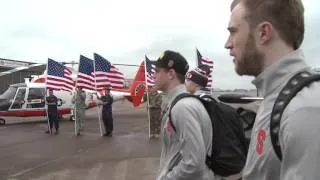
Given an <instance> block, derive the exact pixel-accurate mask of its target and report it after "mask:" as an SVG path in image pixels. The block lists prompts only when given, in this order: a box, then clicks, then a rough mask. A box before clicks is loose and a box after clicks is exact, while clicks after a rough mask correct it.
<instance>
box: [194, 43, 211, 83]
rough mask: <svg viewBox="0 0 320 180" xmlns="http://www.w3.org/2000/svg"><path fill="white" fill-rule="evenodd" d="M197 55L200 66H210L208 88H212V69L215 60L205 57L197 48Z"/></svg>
mask: <svg viewBox="0 0 320 180" xmlns="http://www.w3.org/2000/svg"><path fill="white" fill-rule="evenodd" d="M197 57H198V67H199V66H200V65H207V66H209V67H210V75H209V77H208V84H207V87H206V88H209V89H211V88H212V71H213V61H212V60H210V59H209V58H207V57H204V56H202V55H201V54H200V52H199V50H198V49H197Z"/></svg>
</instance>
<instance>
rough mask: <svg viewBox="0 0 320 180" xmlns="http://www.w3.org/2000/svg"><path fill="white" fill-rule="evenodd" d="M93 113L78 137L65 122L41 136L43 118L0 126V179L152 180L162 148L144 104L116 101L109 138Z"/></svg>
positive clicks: (229, 179)
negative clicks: (135, 105)
mask: <svg viewBox="0 0 320 180" xmlns="http://www.w3.org/2000/svg"><path fill="white" fill-rule="evenodd" d="M97 112H98V110H97V108H95V109H91V110H87V111H86V122H85V132H84V133H83V135H82V136H75V135H74V134H75V133H74V122H70V121H68V120H64V121H60V134H59V135H53V134H52V135H48V134H45V133H44V131H46V130H47V123H46V122H41V123H27V124H16V125H8V126H0V180H18V179H19V180H29V179H32V180H73V179H74V180H154V179H155V178H156V171H157V169H158V166H159V156H160V151H161V146H160V140H159V139H151V140H150V139H149V136H148V134H149V132H148V131H149V130H148V126H149V123H148V117H147V111H146V108H145V107H144V105H143V106H142V107H140V108H133V107H132V105H131V104H130V103H128V102H116V103H114V109H113V115H114V133H113V137H111V138H110V137H102V136H101V135H100V128H99V127H100V126H99V121H98V114H97ZM101 125H102V124H101ZM102 127H103V125H102ZM234 179H236V178H235V177H231V178H228V180H234Z"/></svg>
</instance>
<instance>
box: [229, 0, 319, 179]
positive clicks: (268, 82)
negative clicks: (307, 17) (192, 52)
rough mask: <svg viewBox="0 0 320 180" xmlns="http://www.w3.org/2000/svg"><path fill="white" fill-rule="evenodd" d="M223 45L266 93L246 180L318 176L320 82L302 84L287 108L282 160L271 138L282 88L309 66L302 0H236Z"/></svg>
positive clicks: (241, 70)
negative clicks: (273, 115)
mask: <svg viewBox="0 0 320 180" xmlns="http://www.w3.org/2000/svg"><path fill="white" fill-rule="evenodd" d="M231 11H232V12H231V18H230V21H229V25H228V30H229V32H230V35H229V38H228V40H227V42H226V44H225V47H226V48H227V49H229V50H230V55H231V56H232V57H233V58H234V59H233V62H234V64H235V70H236V72H237V73H238V74H239V75H249V76H254V77H255V79H254V80H253V84H254V85H255V86H256V87H257V89H258V92H259V95H260V96H262V97H264V100H263V101H262V102H261V105H260V107H259V110H258V112H257V116H256V120H255V124H254V127H253V130H252V136H251V143H250V148H249V152H248V158H247V162H246V166H245V168H244V170H243V179H244V180H257V179H259V180H280V179H281V180H297V179H308V180H309V179H310V180H311V179H320V171H319V170H320V138H319V132H320V119H319V117H320V83H319V82H314V83H312V84H311V85H310V86H308V87H305V88H303V89H302V90H301V91H300V92H299V93H298V94H297V95H296V96H295V97H294V98H293V99H292V100H291V102H290V103H289V104H288V105H287V106H286V109H285V111H284V113H283V115H282V119H281V123H280V131H279V141H280V146H281V151H282V160H281V161H280V160H279V159H278V157H277V156H276V154H275V151H274V149H273V147H272V143H271V139H270V115H271V111H272V108H273V106H274V103H275V100H276V98H277V96H278V95H279V92H280V91H281V89H282V88H283V87H284V85H285V84H286V83H287V82H288V80H289V79H290V78H291V77H292V76H293V75H295V74H296V73H298V72H300V71H305V70H310V67H309V66H308V65H307V64H306V62H305V59H304V56H303V53H302V51H301V50H299V47H300V45H301V43H302V41H303V36H304V15H303V13H304V8H303V4H302V2H301V0H235V1H234V2H233V4H232V6H231Z"/></svg>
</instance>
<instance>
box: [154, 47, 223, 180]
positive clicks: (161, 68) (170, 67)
mask: <svg viewBox="0 0 320 180" xmlns="http://www.w3.org/2000/svg"><path fill="white" fill-rule="evenodd" d="M155 64H156V73H155V84H156V87H157V88H158V89H159V90H161V91H163V92H164V93H165V94H166V101H167V105H165V106H164V107H165V109H164V113H163V116H162V119H161V134H160V138H161V140H162V151H161V157H160V168H159V172H158V175H157V180H218V179H219V178H215V177H214V174H213V172H212V171H211V170H210V169H209V168H208V167H207V166H206V155H208V154H209V153H211V146H212V126H211V121H210V118H209V115H208V113H207V111H206V109H205V108H204V106H203V105H202V103H201V102H200V101H199V100H198V99H196V98H193V97H186V98H183V99H181V100H179V101H178V102H177V103H176V104H175V105H174V107H173V108H172V111H171V121H172V124H171V123H170V121H169V112H168V109H169V107H170V103H171V102H172V101H173V100H174V99H175V97H177V96H178V95H179V94H181V93H186V92H187V90H186V88H185V85H184V80H185V74H186V73H187V71H188V69H189V65H188V63H187V61H186V59H185V58H184V57H183V56H182V55H180V54H179V53H177V52H174V51H169V50H168V51H165V52H164V53H163V55H162V56H160V57H159V59H158V60H157V61H156V62H155Z"/></svg>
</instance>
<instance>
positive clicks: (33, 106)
mask: <svg viewBox="0 0 320 180" xmlns="http://www.w3.org/2000/svg"><path fill="white" fill-rule="evenodd" d="M45 79H46V78H45V73H43V74H42V75H39V76H33V78H32V79H29V78H25V83H18V84H12V85H10V86H9V88H8V89H7V90H6V91H5V92H4V93H3V94H1V95H0V125H4V124H6V120H10V119H11V118H17V117H22V118H24V119H25V120H27V119H32V120H43V119H46V118H45V117H46V114H47V113H46V107H45V106H46V105H45V101H44V97H45V95H46V90H45V89H46V88H45ZM84 91H85V92H86V101H85V102H86V105H87V109H90V108H93V107H95V106H97V100H98V99H97V96H98V97H99V96H101V95H102V94H103V91H102V90H99V91H97V92H94V91H89V90H85V89H84ZM145 92H146V85H145V72H144V65H143V63H142V64H141V65H140V66H139V68H138V71H137V73H136V76H135V78H134V80H133V82H132V84H131V85H130V87H129V89H116V88H113V89H111V94H112V96H113V98H114V101H119V100H125V99H127V100H128V101H129V102H131V103H132V105H133V107H138V106H139V105H140V104H142V103H143V102H144V101H143V95H144V94H145ZM74 93H75V92H69V91H53V94H54V95H55V96H57V98H58V115H59V118H62V116H63V115H68V114H70V117H69V120H70V121H72V120H74V117H73V104H72V97H73V95H74Z"/></svg>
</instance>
